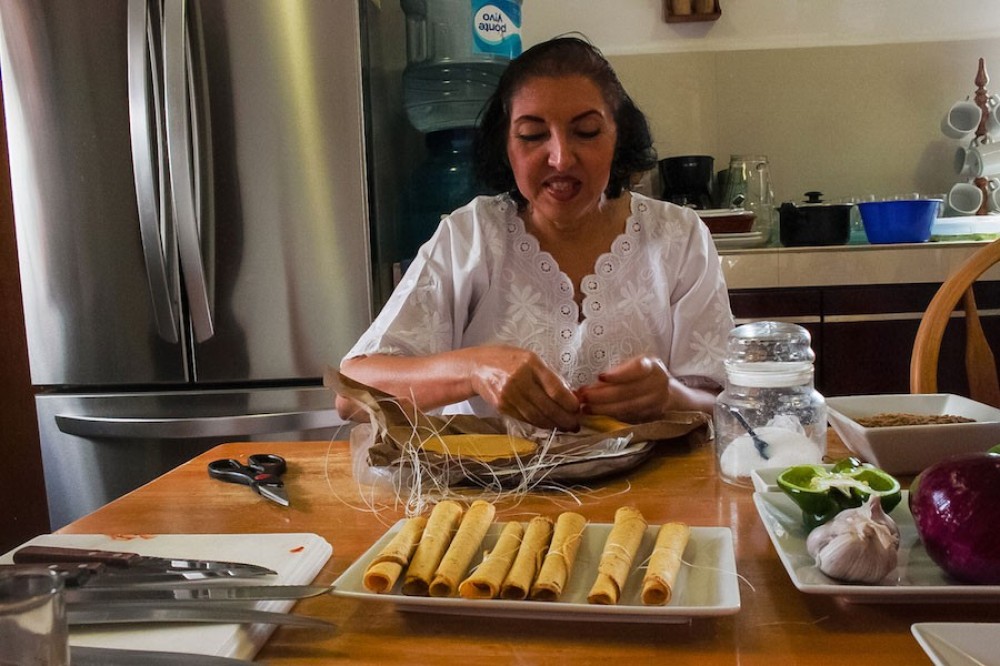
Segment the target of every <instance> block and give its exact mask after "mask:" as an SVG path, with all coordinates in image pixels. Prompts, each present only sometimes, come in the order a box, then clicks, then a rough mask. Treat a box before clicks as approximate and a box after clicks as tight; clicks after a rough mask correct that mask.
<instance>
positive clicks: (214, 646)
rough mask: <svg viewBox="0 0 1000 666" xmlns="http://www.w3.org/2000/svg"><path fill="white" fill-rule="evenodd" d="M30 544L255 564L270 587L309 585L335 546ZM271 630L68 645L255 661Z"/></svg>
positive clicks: (131, 632)
mask: <svg viewBox="0 0 1000 666" xmlns="http://www.w3.org/2000/svg"><path fill="white" fill-rule="evenodd" d="M28 544H31V545H46V546H63V547H67V548H90V549H100V550H117V551H128V552H132V553H139V554H141V555H159V556H173V557H184V558H195V559H213V560H225V561H230V562H232V561H235V562H247V563H250V564H259V565H262V566H265V567H267V568H269V569H273V570H274V571H276V572H277V576H265V577H262V578H261V579H260V582H261V583H266V584H269V585H307V584H309V583H311V582H312V580H313V579H314V578H315V577H316V575H317V574H318V573H319V572H320V570H321V569H322V568H323V565H324V564H326V562H327V560H329V559H330V556H331V555H332V554H333V546H331V545H330V544H329V543H328V542H327V541H326V540H325V539H324V538H322V537H321V536H319V535H318V534H157V535H150V534H143V535H115V536H110V535H106V534H43V535H41V536H38V537H35V538H34V539H32V540H31V541H28V542H27V543H26V544H23V545H28ZM18 548H20V546H18ZM14 550H17V548H15V549H14ZM14 550H12V551H10V552H9V553H6V554H5V555H3V556H0V564H10V563H11V562H12V561H13V553H14ZM294 603H295V602H294V600H272V601H260V602H257V603H256V604H254V606H253V607H254V608H258V609H260V610H267V611H275V612H287V611H288V610H289V609H291V607H292V606H293V605H294ZM275 628H276V627H275V625H273V624H251V625H243V624H186V625H185V624H163V625H160V624H152V623H147V624H134V625H105V626H104V627H97V626H95V627H87V628H83V627H72V628H71V630H70V643H71V644H72V645H84V646H92V647H107V648H125V649H133V650H162V651H167V652H189V653H193V654H208V655H215V656H222V657H234V658H237V659H253V657H254V655H256V654H257V652H258V651H259V650H260V648H261V647H263V645H264V643H265V642H266V641H267V639H268V637H269V636H270V635H271V632H273V631H274V629H275Z"/></svg>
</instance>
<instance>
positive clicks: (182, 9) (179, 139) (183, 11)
mask: <svg viewBox="0 0 1000 666" xmlns="http://www.w3.org/2000/svg"><path fill="white" fill-rule="evenodd" d="M163 14H164V15H163V72H164V94H165V106H166V114H167V155H168V159H169V164H170V191H171V194H172V196H173V204H174V205H173V208H174V215H175V217H176V221H177V246H178V250H179V253H180V259H181V268H182V269H183V275H184V285H185V288H186V291H187V297H188V308H189V310H190V315H191V324H192V326H193V328H194V338H195V340H196V341H197V342H203V341H204V340H207V339H208V338H210V337H212V335H213V334H214V332H215V331H214V325H213V323H212V308H211V298H210V295H209V282H208V279H207V276H208V273H207V271H206V266H205V261H204V258H203V257H202V247H203V243H202V238H201V227H200V225H199V223H198V215H197V209H196V207H195V182H194V172H193V164H194V158H193V154H192V153H193V148H192V132H191V118H190V115H189V114H192V113H193V107H192V106H191V103H190V101H189V99H190V96H189V81H190V78H189V67H190V61H191V56H190V50H189V44H188V31H187V2H186V1H185V0H167V1H166V4H165V7H164V10H163Z"/></svg>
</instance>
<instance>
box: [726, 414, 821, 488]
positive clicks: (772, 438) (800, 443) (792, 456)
mask: <svg viewBox="0 0 1000 666" xmlns="http://www.w3.org/2000/svg"><path fill="white" fill-rule="evenodd" d="M754 432H756V433H757V437H759V438H760V439H762V440H763V441H764V442H766V443H767V448H766V449H765V453H767V456H768V457H767V458H764V457H763V456H761V455H760V453H759V452H758V451H757V447H756V446H755V445H754V443H753V439H751V437H750V435H749V434H745V435H740V436H739V437H737V438H736V439H734V440H733V441H732V442H730V443H729V446H727V447H726V450H725V451H723V452H722V455H721V456H720V457H719V466H720V468H721V469H722V473H723V474H724V475H725V476H727V477H730V478H739V477H748V476H750V472H752V471H753V470H755V469H760V468H762V467H790V466H792V465H805V464H810V463H820V462H822V459H823V452H822V451H820V448H819V446H817V445H816V443H815V442H814V441H812V440H811V439H809V438H808V437H807V436H806V435H804V434H803V433H800V432H796V431H794V430H787V429H785V428H775V427H772V426H764V427H761V428H755V429H754Z"/></svg>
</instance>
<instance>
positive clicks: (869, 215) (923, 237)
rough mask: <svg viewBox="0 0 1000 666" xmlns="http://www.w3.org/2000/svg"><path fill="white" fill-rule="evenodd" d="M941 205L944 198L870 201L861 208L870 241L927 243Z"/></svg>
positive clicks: (862, 220)
mask: <svg viewBox="0 0 1000 666" xmlns="http://www.w3.org/2000/svg"><path fill="white" fill-rule="evenodd" d="M940 204H941V199H901V200H899V201H867V202H865V203H859V204H858V209H859V210H861V222H862V223H863V224H864V225H865V235H866V236H868V242H869V243H872V244H883V243H926V242H927V241H928V240H930V238H931V225H933V224H934V220H935V218H936V217H937V212H938V206H940Z"/></svg>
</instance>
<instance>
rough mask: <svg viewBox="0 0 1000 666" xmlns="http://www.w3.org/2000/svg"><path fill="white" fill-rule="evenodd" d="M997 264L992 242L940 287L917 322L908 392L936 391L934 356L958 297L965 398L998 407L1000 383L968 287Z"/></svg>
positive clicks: (998, 245) (999, 253)
mask: <svg viewBox="0 0 1000 666" xmlns="http://www.w3.org/2000/svg"><path fill="white" fill-rule="evenodd" d="M998 261H1000V240H996V241H993V242H992V243H990V244H989V245H987V246H985V247H983V248H981V249H980V250H978V251H977V252H976V253H975V254H973V255H972V256H970V257H969V258H968V259H966V260H965V263H963V264H962V265H961V266H959V268H958V270H957V271H955V273H954V274H952V275H951V276H949V277H948V279H947V280H945V281H944V282H943V283H942V284H941V288H940V289H938V291H937V293H936V294H935V295H934V298H933V299H931V302H930V305H928V306H927V310H926V311H925V312H924V316H923V318H922V319H921V320H920V328H919V329H917V337H916V340H914V343H913V354H912V355H911V356H910V393H937V392H938V388H937V385H938V382H937V376H938V356H939V354H940V350H941V339H942V338H943V337H944V331H945V328H946V327H947V325H948V321H949V319H951V314H952V312H953V311H954V309H955V306H956V305H958V300H959V299H960V298H961V299H962V301H963V304H964V308H965V372H966V376H967V377H968V380H969V397H970V398H972V399H973V400H976V401H977V402H982V403H985V404H988V405H993V406H994V407H1000V382H998V380H997V366H996V361H995V360H994V358H993V351H992V350H991V349H990V345H989V343H988V342H987V340H986V335H985V334H984V333H983V327H982V323H981V322H980V321H979V311H978V310H977V308H976V297H975V295H974V294H973V292H972V286H973V284H974V283H975V282H976V280H978V279H979V277H980V276H981V275H982V274H983V273H985V272H986V271H987V270H988V269H989V268H990V267H991V266H993V264H995V263H997V262H998Z"/></svg>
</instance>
